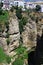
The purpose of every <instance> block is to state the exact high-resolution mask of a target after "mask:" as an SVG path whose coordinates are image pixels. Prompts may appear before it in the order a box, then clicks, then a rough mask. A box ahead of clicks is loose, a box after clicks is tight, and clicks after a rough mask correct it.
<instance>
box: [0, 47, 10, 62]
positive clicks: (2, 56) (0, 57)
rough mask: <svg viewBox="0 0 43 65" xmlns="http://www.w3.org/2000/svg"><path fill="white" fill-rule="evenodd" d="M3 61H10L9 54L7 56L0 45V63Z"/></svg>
mask: <svg viewBox="0 0 43 65" xmlns="http://www.w3.org/2000/svg"><path fill="white" fill-rule="evenodd" d="M3 62H7V63H10V62H11V58H10V57H9V56H7V55H6V54H5V53H4V51H3V49H2V47H0V63H3Z"/></svg>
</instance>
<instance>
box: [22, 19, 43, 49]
mask: <svg viewBox="0 0 43 65" xmlns="http://www.w3.org/2000/svg"><path fill="white" fill-rule="evenodd" d="M42 30H43V21H42V19H41V21H38V23H36V22H35V21H33V20H31V19H28V23H27V24H26V25H25V26H24V32H23V33H22V38H23V45H24V46H26V47H30V48H32V47H34V46H36V43H37V35H39V36H41V35H42Z"/></svg>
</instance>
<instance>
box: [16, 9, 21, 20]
mask: <svg viewBox="0 0 43 65" xmlns="http://www.w3.org/2000/svg"><path fill="white" fill-rule="evenodd" d="M21 13H22V10H21V8H18V9H17V10H16V16H17V17H18V19H21V18H22V14H21Z"/></svg>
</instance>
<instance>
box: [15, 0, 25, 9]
mask: <svg viewBox="0 0 43 65" xmlns="http://www.w3.org/2000/svg"><path fill="white" fill-rule="evenodd" d="M24 3H25V2H24V1H21V0H20V1H19V0H17V1H14V6H17V5H18V7H20V6H21V7H23V8H24Z"/></svg>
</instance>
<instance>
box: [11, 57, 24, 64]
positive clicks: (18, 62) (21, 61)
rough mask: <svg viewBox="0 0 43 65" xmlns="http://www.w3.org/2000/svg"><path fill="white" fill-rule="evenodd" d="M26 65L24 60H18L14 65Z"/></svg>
mask: <svg viewBox="0 0 43 65" xmlns="http://www.w3.org/2000/svg"><path fill="white" fill-rule="evenodd" d="M23 64H24V61H23V59H22V58H17V59H16V60H15V61H14V62H13V63H12V65H23Z"/></svg>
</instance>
